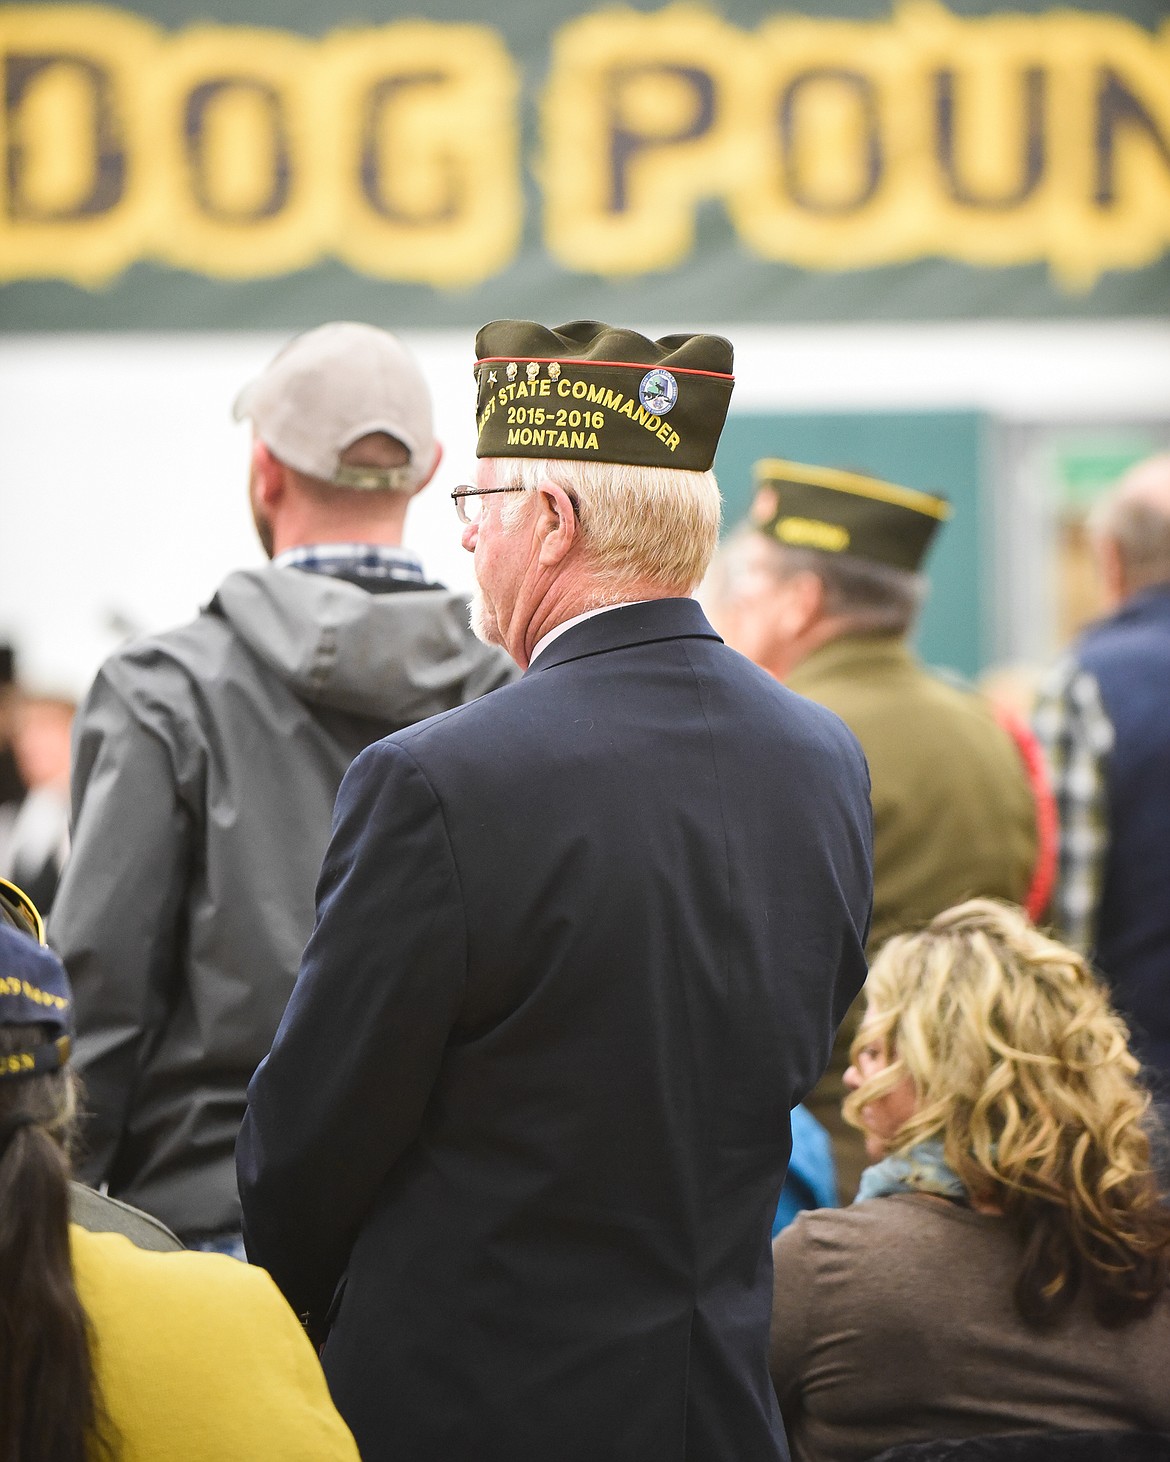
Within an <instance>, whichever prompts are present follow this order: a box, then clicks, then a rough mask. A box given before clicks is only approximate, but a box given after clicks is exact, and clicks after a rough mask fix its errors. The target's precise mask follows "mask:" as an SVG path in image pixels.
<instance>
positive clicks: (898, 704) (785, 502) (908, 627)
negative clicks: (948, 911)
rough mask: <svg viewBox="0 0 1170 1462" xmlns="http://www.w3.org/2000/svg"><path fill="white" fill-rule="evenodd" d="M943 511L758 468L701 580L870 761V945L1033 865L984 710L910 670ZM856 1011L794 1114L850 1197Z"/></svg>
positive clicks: (770, 464) (1020, 774) (1000, 738)
mask: <svg viewBox="0 0 1170 1462" xmlns="http://www.w3.org/2000/svg"><path fill="white" fill-rule="evenodd" d="M949 516H950V506H949V504H948V503H947V501H946V500H945V499H944V498H942V497H939V496H935V495H933V494H931V493H925V492H918V491H915V490H913V489H911V488H906V487H899V486H897V485H896V484H894V483H889V482H883V481H880V480H879V479H877V478H874V477H868V476H865V475H863V474H861V473H857V472H846V471H840V470H837V469H835V468H829V467H814V466H807V465H802V464H800V463H795V462H786V461H777V460H766V461H762V462H759V463H757V464H756V496H755V501H754V503H753V506H752V510H751V514H750V522H749V523H748V524H745V525H743V526H741V527H740V528H738V529H736V531H735V532H734V533H733V534H732V535H731V536H730V537H729V539H728V541H727V543H726V544H725V545H724V547H723V549H722V550H721V553H720V556H719V560H718V562H717V565H716V567H715V570H714V572H713V573H712V576H711V580H710V600H711V604H712V613H713V617H714V620H715V623H716V625H717V626H718V628H719V629H720V630H721V631H722V633H723V635H724V637H725V638H726V640H727V642H728V644H730V645H733V646H734V647H735V648H736V649H738V650H740V651H742V652H743V653H744V654H745V655H747V656H749V657H750V658H751V659H752V660H754V661H755V662H756V664H757V665H760V666H761V667H762V668H763V669H765V670H767V671H768V672H769V673H770V674H772V675H774V676H775V677H776V679H777V680H780V681H783V682H784V684H785V685H787V686H788V687H789V688H790V689H792V690H795V691H798V692H799V693H800V694H801V695H803V696H808V697H809V698H810V699H812V700H815V701H818V702H819V703H820V704H821V705H825V706H828V707H829V708H830V709H832V710H834V711H836V713H837V714H838V715H839V716H840V717H841V718H842V720H844V721H845V723H846V725H848V726H849V727H850V729H851V730H852V731H853V732H854V733H855V734H856V735H857V738H858V740H859V741H860V742H861V745H862V747H863V749H864V751H865V754H866V758H867V760H868V761H869V767H870V775H871V778H872V796H873V814H874V904H873V923H872V926H871V929H870V951H871V953H872V952H874V951H876V950H877V949H878V948H879V947H880V946H881V945H882V943H884V941H885V940H886V939H888V938H889V937H890V935H892V934H896V933H898V932H900V931H902V930H905V929H908V928H912V927H914V926H916V925H919V924H922V923H924V922H926V921H927V920H929V919H931V918H932V917H933V916H934V915H935V914H938V913H941V912H942V910H943V909H945V908H948V907H949V906H950V905H952V904H955V903H958V902H960V901H961V900H963V899H967V898H972V897H975V896H977V895H984V896H987V897H991V898H1003V899H1010V900H1011V901H1012V902H1014V903H1023V902H1025V900H1026V899H1027V898H1028V896H1029V893H1030V891H1031V889H1032V887H1033V878H1034V875H1035V872H1036V869H1037V858H1038V845H1037V809H1036V804H1035V801H1034V798H1033V793H1032V788H1031V785H1030V782H1029V778H1028V775H1027V771H1026V767H1025V762H1024V760H1023V758H1022V756H1021V753H1020V749H1019V747H1018V746H1017V744H1016V742H1015V740H1014V739H1013V736H1012V734H1011V733H1010V732H1009V731H1008V730H1007V729H1005V727H1004V726H1003V725H1001V724H1000V723H999V721H998V720H997V716H996V713H995V711H994V710H993V708H992V706H991V705H990V704H989V702H988V701H987V700H986V699H984V697H982V696H981V695H979V694H977V693H976V692H974V691H973V690H970V689H967V688H964V687H963V686H962V685H960V684H959V683H957V682H956V681H955V680H953V679H948V678H942V677H940V676H938V675H936V674H932V673H931V672H929V671H928V670H926V669H925V668H924V667H923V666H922V664H921V663H920V662H919V661H918V659H917V657H916V656H915V654H914V651H913V650H912V649H911V647H910V645H909V643H908V636H909V635H910V633H911V631H912V630H913V628H914V624H915V620H916V617H917V615H918V611H919V608H920V607H921V605H922V602H923V600H924V598H925V594H926V578H925V576H924V575H923V573H922V564H923V561H924V559H925V557H926V553H927V550H928V548H929V547H930V544H931V542H932V540H933V538H934V536H935V534H936V533H937V531H938V529H939V527H940V526H941V525H942V524H943V523H944V522H945V521H946V520H947V518H948V517H949ZM859 1017H860V1002H859V1004H858V1007H856V1008H855V1009H854V1010H853V1011H852V1012H851V1013H850V1018H849V1020H848V1021H846V1023H845V1025H844V1026H843V1027H842V1029H841V1033H840V1035H839V1037H838V1040H837V1044H836V1046H835V1048H834V1052H833V1060H832V1062H831V1064H830V1067H829V1071H828V1073H827V1074H826V1076H825V1079H824V1080H823V1081H822V1082H821V1083H820V1084H819V1085H818V1087H817V1090H816V1092H815V1093H814V1094H813V1096H812V1097H811V1098H810V1100H809V1102H808V1103H807V1104H806V1105H808V1106H809V1108H810V1110H811V1111H812V1112H813V1114H814V1115H815V1116H816V1117H817V1118H818V1119H819V1120H820V1121H821V1122H822V1123H824V1125H825V1126H826V1127H828V1128H829V1131H830V1133H831V1134H832V1136H833V1147H834V1156H835V1157H836V1160H837V1170H838V1183H839V1187H840V1190H841V1194H842V1197H843V1198H844V1200H845V1201H848V1200H849V1199H850V1198H851V1197H852V1196H853V1193H854V1192H855V1191H856V1187H857V1183H858V1180H859V1178H860V1175H861V1170H862V1168H863V1167H864V1166H865V1161H866V1159H865V1151H864V1146H863V1139H862V1137H861V1134H860V1133H858V1132H856V1131H855V1130H854V1129H853V1128H851V1127H847V1126H846V1125H845V1124H844V1122H843V1121H842V1118H841V1115H840V1104H841V1099H842V1098H843V1096H844V1094H845V1090H844V1087H843V1085H842V1077H843V1075H844V1072H845V1069H846V1067H847V1066H848V1064H849V1045H850V1041H851V1040H852V1036H853V1034H854V1033H855V1031H856V1027H857V1022H858V1019H859Z"/></svg>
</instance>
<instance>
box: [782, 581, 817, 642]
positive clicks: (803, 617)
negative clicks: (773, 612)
mask: <svg viewBox="0 0 1170 1462" xmlns="http://www.w3.org/2000/svg"><path fill="white" fill-rule="evenodd" d="M784 590H785V592H784V595H783V610H782V613H781V619H782V620H783V624H782V626H781V628H782V631H783V633H784V636H785V638H786V639H788V640H796V639H799V638H800V637H801V636H802V635H804V634H805V633H807V631H808V630H810V629H811V628H812V627H813V625H814V624H816V622H817V621H818V620H819V619H821V618H822V617H823V615H824V612H825V586H824V584H823V583H822V582H821V580H820V578H819V577H818V576H817V575H816V574H814V573H811V572H810V571H809V570H808V569H802V570H801V571H800V572H799V573H796V574H793V575H792V576H791V577H790V578H788V579H786V580H785V581H784Z"/></svg>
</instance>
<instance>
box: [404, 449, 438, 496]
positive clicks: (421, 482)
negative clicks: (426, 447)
mask: <svg viewBox="0 0 1170 1462" xmlns="http://www.w3.org/2000/svg"><path fill="white" fill-rule="evenodd" d="M442 460H443V444H442V442H436V443H435V458H434V461H433V462H432V463H431V466H430V471H429V472H427V474H426V476H425V477H422V478H420V479H419V482H418V486H417V487H415V488H413V489H412V490H411V494H410V495H411V497H415V496H417V495H418V494H419V493H420V492H422V490H423V488H424V487H426V485H427V483H428V482H430V480H431V478H432V477H434V475H435V473H436V472H437V471H438V470H439V463H440V462H441V461H442Z"/></svg>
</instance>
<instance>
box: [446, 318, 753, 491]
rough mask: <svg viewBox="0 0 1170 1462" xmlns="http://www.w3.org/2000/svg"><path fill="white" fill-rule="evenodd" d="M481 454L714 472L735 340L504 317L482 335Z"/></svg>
mask: <svg viewBox="0 0 1170 1462" xmlns="http://www.w3.org/2000/svg"><path fill="white" fill-rule="evenodd" d="M475 353H476V357H477V359H476V363H475V377H476V382H477V384H478V386H479V401H478V405H477V408H476V420H477V422H478V425H479V448H478V455H479V456H481V457H566V458H571V459H573V460H575V461H581V462H624V463H629V464H632V465H634V466H639V467H680V468H682V469H684V470H685V471H690V472H706V471H707V469H708V468H709V467H710V466H711V464H712V462H714V460H715V447H716V445H717V444H718V442H719V433H720V432H721V431H722V430H723V422H724V419H725V418H726V416H727V405H728V402H729V401H730V400H731V388H732V386H733V385H734V384H735V378H734V376H733V375H732V373H731V367H732V349H731V342H730V341H728V340H724V339H723V338H722V336H719V335H664V336H663V337H662V339H661V340H648V339H647V338H646V336H644V335H639V334H637V333H636V332H635V331H633V330H618V329H614V328H613V327H612V326H610V325H602V324H600V323H599V322H598V321H597V320H575V321H573V323H572V324H569V325H559V326H558V327H557V328H556V329H555V330H550V329H548V328H547V327H546V326H544V325H537V324H534V323H533V322H532V321H531V320H494V321H493V322H492V323H491V324H490V325H485V326H484V327H483V329H482V330H481V331H480V332H479V334H478V335H477V336H476V341H475Z"/></svg>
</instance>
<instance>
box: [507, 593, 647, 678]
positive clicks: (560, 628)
mask: <svg viewBox="0 0 1170 1462" xmlns="http://www.w3.org/2000/svg"><path fill="white" fill-rule="evenodd" d="M645 603H647V601H646V600H645V599H628V600H626V601H625V602H624V603H622V604H603V605H602V606H601V608H600V609H587V610H586V611H585V613H584V614H574V615H573V617H572V619H566V620H565V621H564V622H563V623H562V624H558V625H555V626H554V627H553V628H552V629H550V630H549V632H548V634H546V635H541V637H540V639H538V640H537V642H536V644H535V646H534V647H533V650H532V654H531V655H529V657H528V668H529V669H530V670H531V669H532V667H533V665H534V664H535V663H536V657H537V656H538V655H540V654H542V653H543V651H545V650H547V649H548V647H549V645H551V644H552V642H553V640H555V639H556V638H557V636H558V635H563V634H564V632H565V631H566V630H567V629H572V628H573V626H574V625H575V624H584V623H585V621H586V620H587V619H595V618H596V617H597V615H599V614H608V613H609V611H610V610H611V609H629V607H630V605H632V604H645Z"/></svg>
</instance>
